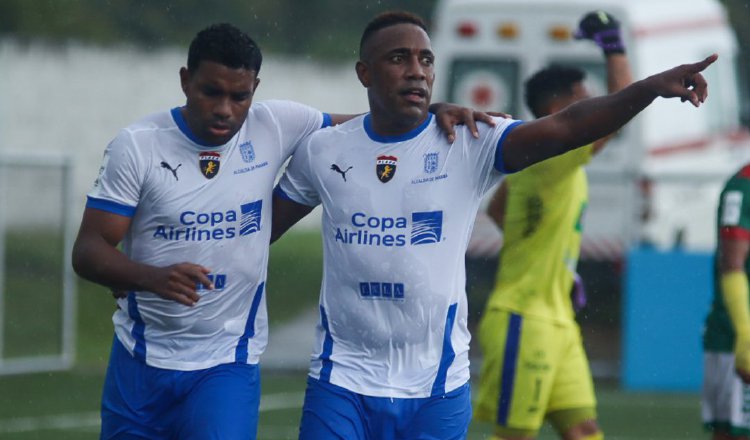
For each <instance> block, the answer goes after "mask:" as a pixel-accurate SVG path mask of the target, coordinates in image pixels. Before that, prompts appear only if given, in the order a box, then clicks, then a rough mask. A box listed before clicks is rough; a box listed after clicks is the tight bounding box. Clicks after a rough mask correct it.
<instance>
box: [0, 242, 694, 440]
mask: <svg viewBox="0 0 750 440" xmlns="http://www.w3.org/2000/svg"><path fill="white" fill-rule="evenodd" d="M34 237H37V238H34ZM43 243H54V245H53V246H51V247H50V246H45V245H44V244H43ZM7 244H8V249H7V252H6V261H7V262H8V265H9V266H10V267H11V268H12V270H9V273H12V274H13V276H9V275H8V274H6V280H5V292H6V294H7V297H8V298H11V297H12V300H10V302H9V301H8V300H6V307H7V309H6V310H5V313H6V316H9V317H10V319H9V318H6V323H5V326H6V327H5V331H6V339H9V340H8V341H7V343H6V348H5V352H4V355H5V356H11V357H12V356H16V355H20V354H24V355H25V354H30V353H31V354H33V352H34V350H41V351H42V352H46V351H49V350H53V351H54V349H55V348H56V347H57V345H56V344H59V341H58V338H56V337H55V325H53V324H55V323H54V321H49V319H52V318H49V317H47V318H45V317H44V315H45V314H49V313H50V312H49V310H52V311H54V309H55V307H57V306H56V304H58V303H57V302H56V301H57V300H55V299H54V298H49V297H48V296H49V295H46V296H45V292H47V290H46V289H47V288H49V289H53V287H54V286H55V285H56V283H59V279H60V274H59V268H58V266H57V265H56V263H55V261H56V260H57V259H58V258H60V256H61V246H60V245H59V240H56V239H55V238H54V237H49V236H47V237H41V238H39V237H38V236H37V234H32V235H24V234H20V235H13V236H11V237H10V238H9V239H8V240H7ZM320 248H321V243H320V239H319V237H318V236H317V234H301V233H297V234H291V235H289V236H287V237H285V238H284V239H283V240H281V241H280V242H279V243H278V244H276V245H274V247H273V248H272V253H271V262H270V268H269V277H268V290H269V295H268V307H269V314H270V317H271V325H272V326H276V325H282V324H283V323H284V321H286V320H288V319H291V318H293V317H294V316H295V315H296V314H298V313H299V312H300V311H302V310H305V309H306V308H309V307H312V306H314V304H316V303H317V286H318V283H319V282H320V267H321V260H322V258H321V254H320V252H321V250H320ZM311 286H313V287H312V288H311ZM113 310H114V302H113V300H112V298H111V296H110V294H109V293H108V291H107V290H106V289H103V288H101V287H99V286H96V285H93V284H91V283H88V282H84V281H80V282H79V285H78V339H77V341H78V355H77V363H76V366H75V367H74V368H73V369H72V370H70V371H65V372H54V373H38V374H26V375H14V376H0V439H4V440H31V439H37V440H47V439H57V440H61V439H62V440H65V439H76V440H86V439H95V438H97V433H98V426H99V419H98V407H99V399H100V392H101V386H102V382H103V377H104V369H105V367H106V362H107V357H108V355H109V346H110V342H111V340H112V324H111V321H110V318H111V314H112V311H113ZM50 316H51V315H50ZM45 341H46V342H45ZM56 341H57V342H56ZM262 371H263V373H262V374H263V399H262V402H261V416H260V428H259V436H258V438H259V439H263V440H277V439H296V434H297V426H298V423H299V417H300V409H301V408H300V407H301V404H302V398H303V393H304V386H305V372H304V371H299V372H293V373H290V372H283V373H282V372H278V371H272V370H267V369H263V370H262ZM597 386H598V397H599V401H600V406H599V412H600V419H601V425H602V427H603V428H604V431H605V433H606V438H607V439H610V440H630V439H633V440H635V439H659V440H667V439H670V440H677V439H700V438H707V436H706V435H705V434H704V433H702V431H701V428H700V417H699V396H698V395H697V394H658V393H647V394H644V393H638V394H636V393H627V392H623V391H621V390H619V389H618V387H617V385H616V384H613V383H598V384H597ZM489 431H490V427H488V426H472V428H471V431H470V435H469V439H471V440H479V439H483V438H486V436H487V434H488V432H489ZM540 438H542V439H551V438H555V437H554V435H552V434H551V432H550V431H549V430H548V429H545V430H544V431H543V432H542V434H541V436H540Z"/></svg>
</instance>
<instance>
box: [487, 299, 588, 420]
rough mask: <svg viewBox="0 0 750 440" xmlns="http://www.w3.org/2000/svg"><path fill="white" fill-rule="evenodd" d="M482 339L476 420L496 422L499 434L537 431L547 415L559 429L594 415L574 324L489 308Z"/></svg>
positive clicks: (581, 349) (579, 342)
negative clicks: (481, 361)
mask: <svg viewBox="0 0 750 440" xmlns="http://www.w3.org/2000/svg"><path fill="white" fill-rule="evenodd" d="M479 343H480V346H481V349H482V355H483V358H484V360H483V363H482V369H481V376H480V382H479V396H478V401H477V403H476V405H475V413H474V417H475V419H477V420H482V421H488V422H493V423H495V425H496V427H497V428H496V429H497V430H498V432H500V433H503V432H505V433H514V434H515V433H522V434H533V433H536V432H537V431H538V430H539V428H540V427H541V426H542V423H543V422H544V419H545V417H548V418H549V419H550V421H551V422H553V424H554V425H556V426H555V429H556V430H557V431H558V432H564V431H567V429H569V428H570V427H572V426H574V425H576V424H578V423H580V422H583V421H585V420H588V419H595V418H596V411H595V408H596V398H595V397H594V385H593V381H592V379H591V370H590V369H589V363H588V360H587V359H586V353H585V351H584V349H583V342H582V340H581V331H580V328H579V327H578V324H576V323H575V322H570V323H559V322H553V321H549V320H544V319H539V318H534V317H528V316H522V315H520V314H517V313H514V312H512V311H509V310H503V309H495V310H488V311H486V313H485V314H484V316H483V317H482V321H481V322H480V326H479ZM556 413H557V414H558V415H563V414H564V417H561V418H560V417H558V418H556V417H555V415H556ZM561 424H565V425H566V426H560V425H561Z"/></svg>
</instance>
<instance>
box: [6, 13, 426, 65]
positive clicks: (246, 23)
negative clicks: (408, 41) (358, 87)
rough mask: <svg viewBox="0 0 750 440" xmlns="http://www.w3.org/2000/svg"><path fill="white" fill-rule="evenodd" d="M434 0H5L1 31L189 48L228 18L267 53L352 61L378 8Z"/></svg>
mask: <svg viewBox="0 0 750 440" xmlns="http://www.w3.org/2000/svg"><path fill="white" fill-rule="evenodd" d="M434 4H435V0H365V1H345V0H316V1H306V0H274V1H267V0H250V1H247V0H245V1H239V0H224V1H217V2H205V1H201V0H180V1H174V0H137V1H134V0H2V1H0V36H14V37H16V38H20V39H26V40H31V39H34V40H43V41H46V42H52V43H55V42H65V41H69V40H79V41H84V42H87V43H94V44H101V45H113V44H122V43H125V44H135V45H138V46H141V47H144V48H156V47H159V46H162V45H180V46H186V45H187V44H188V43H189V42H190V40H191V39H192V37H193V36H194V35H195V33H196V32H197V31H198V30H200V29H202V28H204V27H206V26H207V25H209V24H211V23H217V22H229V23H232V24H234V25H235V26H237V27H239V28H241V29H243V30H244V31H246V32H247V33H248V34H249V35H250V36H251V37H253V39H255V40H256V41H257V42H258V44H259V45H260V46H261V48H263V49H264V50H267V51H271V52H281V53H288V54H294V55H308V56H315V57H324V58H351V57H352V56H354V55H355V53H356V50H357V46H358V42H359V36H360V34H361V32H362V29H363V28H364V26H365V24H366V23H367V22H368V21H369V20H370V19H371V18H372V17H373V16H374V15H375V14H376V13H378V12H382V11H386V10H392V9H405V10H409V11H412V12H415V13H417V14H419V15H421V16H422V17H424V18H425V19H429V18H430V15H431V13H432V9H433V7H434Z"/></svg>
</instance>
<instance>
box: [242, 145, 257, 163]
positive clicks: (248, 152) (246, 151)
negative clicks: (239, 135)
mask: <svg viewBox="0 0 750 440" xmlns="http://www.w3.org/2000/svg"><path fill="white" fill-rule="evenodd" d="M240 154H242V160H243V161H244V162H252V161H254V160H255V149H254V148H253V143H252V142H250V141H247V142H245V143H244V144H242V145H240Z"/></svg>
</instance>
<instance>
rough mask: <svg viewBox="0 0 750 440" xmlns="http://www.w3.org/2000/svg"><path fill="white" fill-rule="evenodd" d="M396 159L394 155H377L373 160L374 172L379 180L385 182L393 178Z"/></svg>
mask: <svg viewBox="0 0 750 440" xmlns="http://www.w3.org/2000/svg"><path fill="white" fill-rule="evenodd" d="M397 161H398V158H397V157H395V156H378V160H377V162H375V174H377V176H378V179H380V181H381V182H383V183H386V182H388V181H390V180H391V179H393V175H394V174H396V162H397Z"/></svg>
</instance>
